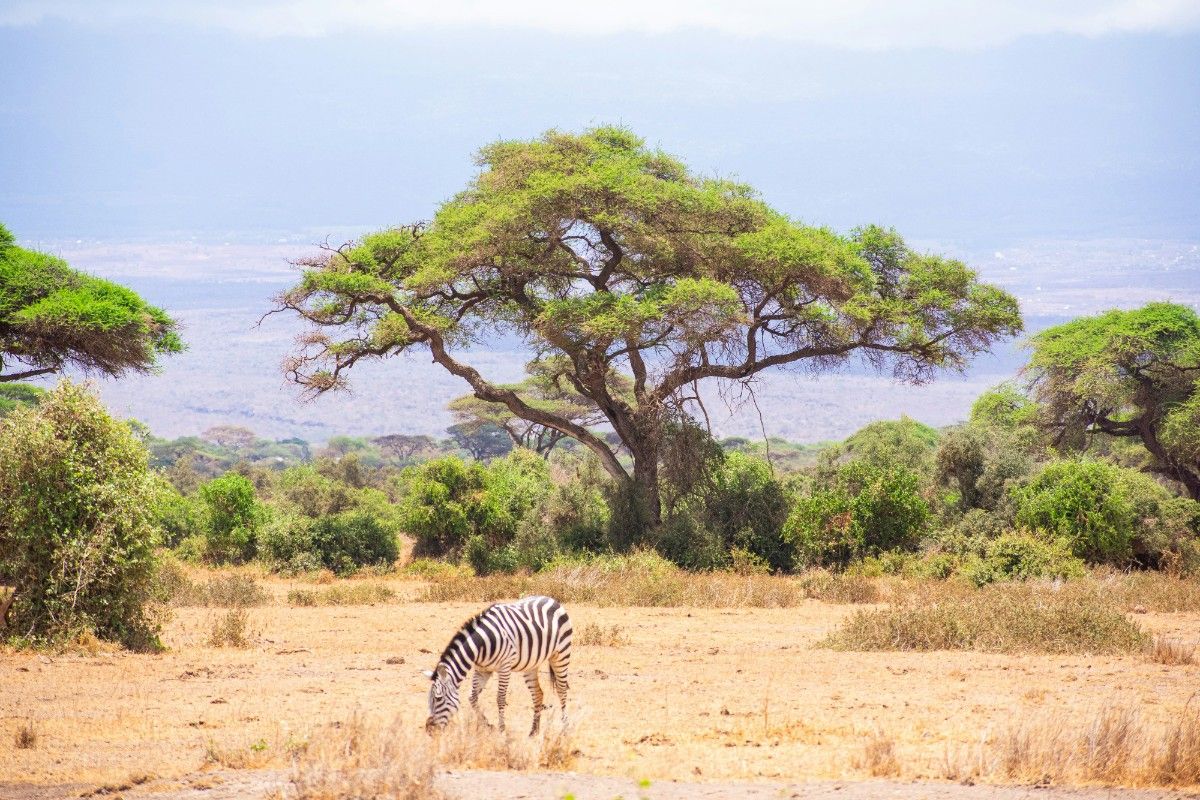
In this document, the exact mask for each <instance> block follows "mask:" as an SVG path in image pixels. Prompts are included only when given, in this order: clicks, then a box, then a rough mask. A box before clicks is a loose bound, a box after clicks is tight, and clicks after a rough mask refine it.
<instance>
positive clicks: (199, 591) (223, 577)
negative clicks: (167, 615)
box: [158, 559, 271, 608]
mask: <svg viewBox="0 0 1200 800" xmlns="http://www.w3.org/2000/svg"><path fill="white" fill-rule="evenodd" d="M158 581H159V586H160V587H162V593H163V596H164V597H166V598H167V600H168V601H169V602H170V603H171V604H172V605H175V606H192V607H201V608H208V607H212V608H252V607H255V606H261V605H266V604H267V603H269V602H270V600H271V594H270V593H269V592H268V591H267V590H266V589H265V588H264V587H263V586H262V584H260V583H259V582H258V581H257V580H255V579H254V578H253V577H252V576H250V575H246V574H245V573H241V572H225V573H220V574H217V575H213V576H211V577H209V578H208V579H207V580H203V581H194V580H192V579H191V578H189V577H188V574H187V572H186V571H185V570H184V568H183V567H182V566H181V565H180V564H179V562H178V561H176V560H174V559H164V560H163V565H162V568H161V569H160V570H159V576H158Z"/></svg>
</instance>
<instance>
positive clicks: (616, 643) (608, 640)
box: [575, 622, 629, 647]
mask: <svg viewBox="0 0 1200 800" xmlns="http://www.w3.org/2000/svg"><path fill="white" fill-rule="evenodd" d="M575 643H576V644H581V645H585V646H599V647H624V646H625V645H627V644H629V635H628V634H627V633H626V632H625V628H624V627H623V626H621V625H616V624H613V625H610V626H608V627H605V626H604V625H599V624H597V623H595V622H588V623H585V624H584V626H583V627H582V628H580V629H579V633H577V634H575Z"/></svg>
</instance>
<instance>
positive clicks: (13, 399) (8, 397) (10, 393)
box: [0, 383, 46, 417]
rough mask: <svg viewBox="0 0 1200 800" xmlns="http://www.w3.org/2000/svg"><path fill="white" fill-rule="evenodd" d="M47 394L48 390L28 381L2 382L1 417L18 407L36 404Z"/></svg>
mask: <svg viewBox="0 0 1200 800" xmlns="http://www.w3.org/2000/svg"><path fill="white" fill-rule="evenodd" d="M45 396H46V390H45V389H42V388H41V387H38V386H31V385H30V384H27V383H0V417H3V416H6V415H8V414H9V413H11V412H13V411H15V410H17V409H18V408H28V407H30V406H36V405H37V404H38V403H40V402H41V401H42V398H43V397H45Z"/></svg>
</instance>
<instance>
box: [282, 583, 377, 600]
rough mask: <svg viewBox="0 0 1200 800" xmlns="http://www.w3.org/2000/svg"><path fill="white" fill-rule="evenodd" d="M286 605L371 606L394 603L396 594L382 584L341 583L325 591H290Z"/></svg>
mask: <svg viewBox="0 0 1200 800" xmlns="http://www.w3.org/2000/svg"><path fill="white" fill-rule="evenodd" d="M287 599H288V603H290V604H291V605H294V606H373V605H376V604H379V603H390V602H393V601H395V599H396V592H395V590H394V589H391V588H389V587H387V586H384V585H383V584H382V583H359V582H353V583H343V584H336V585H333V586H329V587H327V588H325V589H316V590H314V589H292V590H291V591H289V592H288V596H287Z"/></svg>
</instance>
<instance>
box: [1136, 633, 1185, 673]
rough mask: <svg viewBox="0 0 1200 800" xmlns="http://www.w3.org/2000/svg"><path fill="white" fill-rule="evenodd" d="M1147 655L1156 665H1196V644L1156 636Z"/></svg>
mask: <svg viewBox="0 0 1200 800" xmlns="http://www.w3.org/2000/svg"><path fill="white" fill-rule="evenodd" d="M1146 655H1147V657H1148V658H1149V659H1150V660H1151V661H1153V662H1154V663H1155V664H1165V665H1167V666H1171V667H1176V666H1182V665H1185V664H1195V663H1196V643H1195V642H1185V641H1183V640H1181V639H1172V638H1169V637H1166V636H1155V637H1154V642H1153V643H1152V644H1151V645H1150V647H1149V648H1148V649H1147V651H1146Z"/></svg>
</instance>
